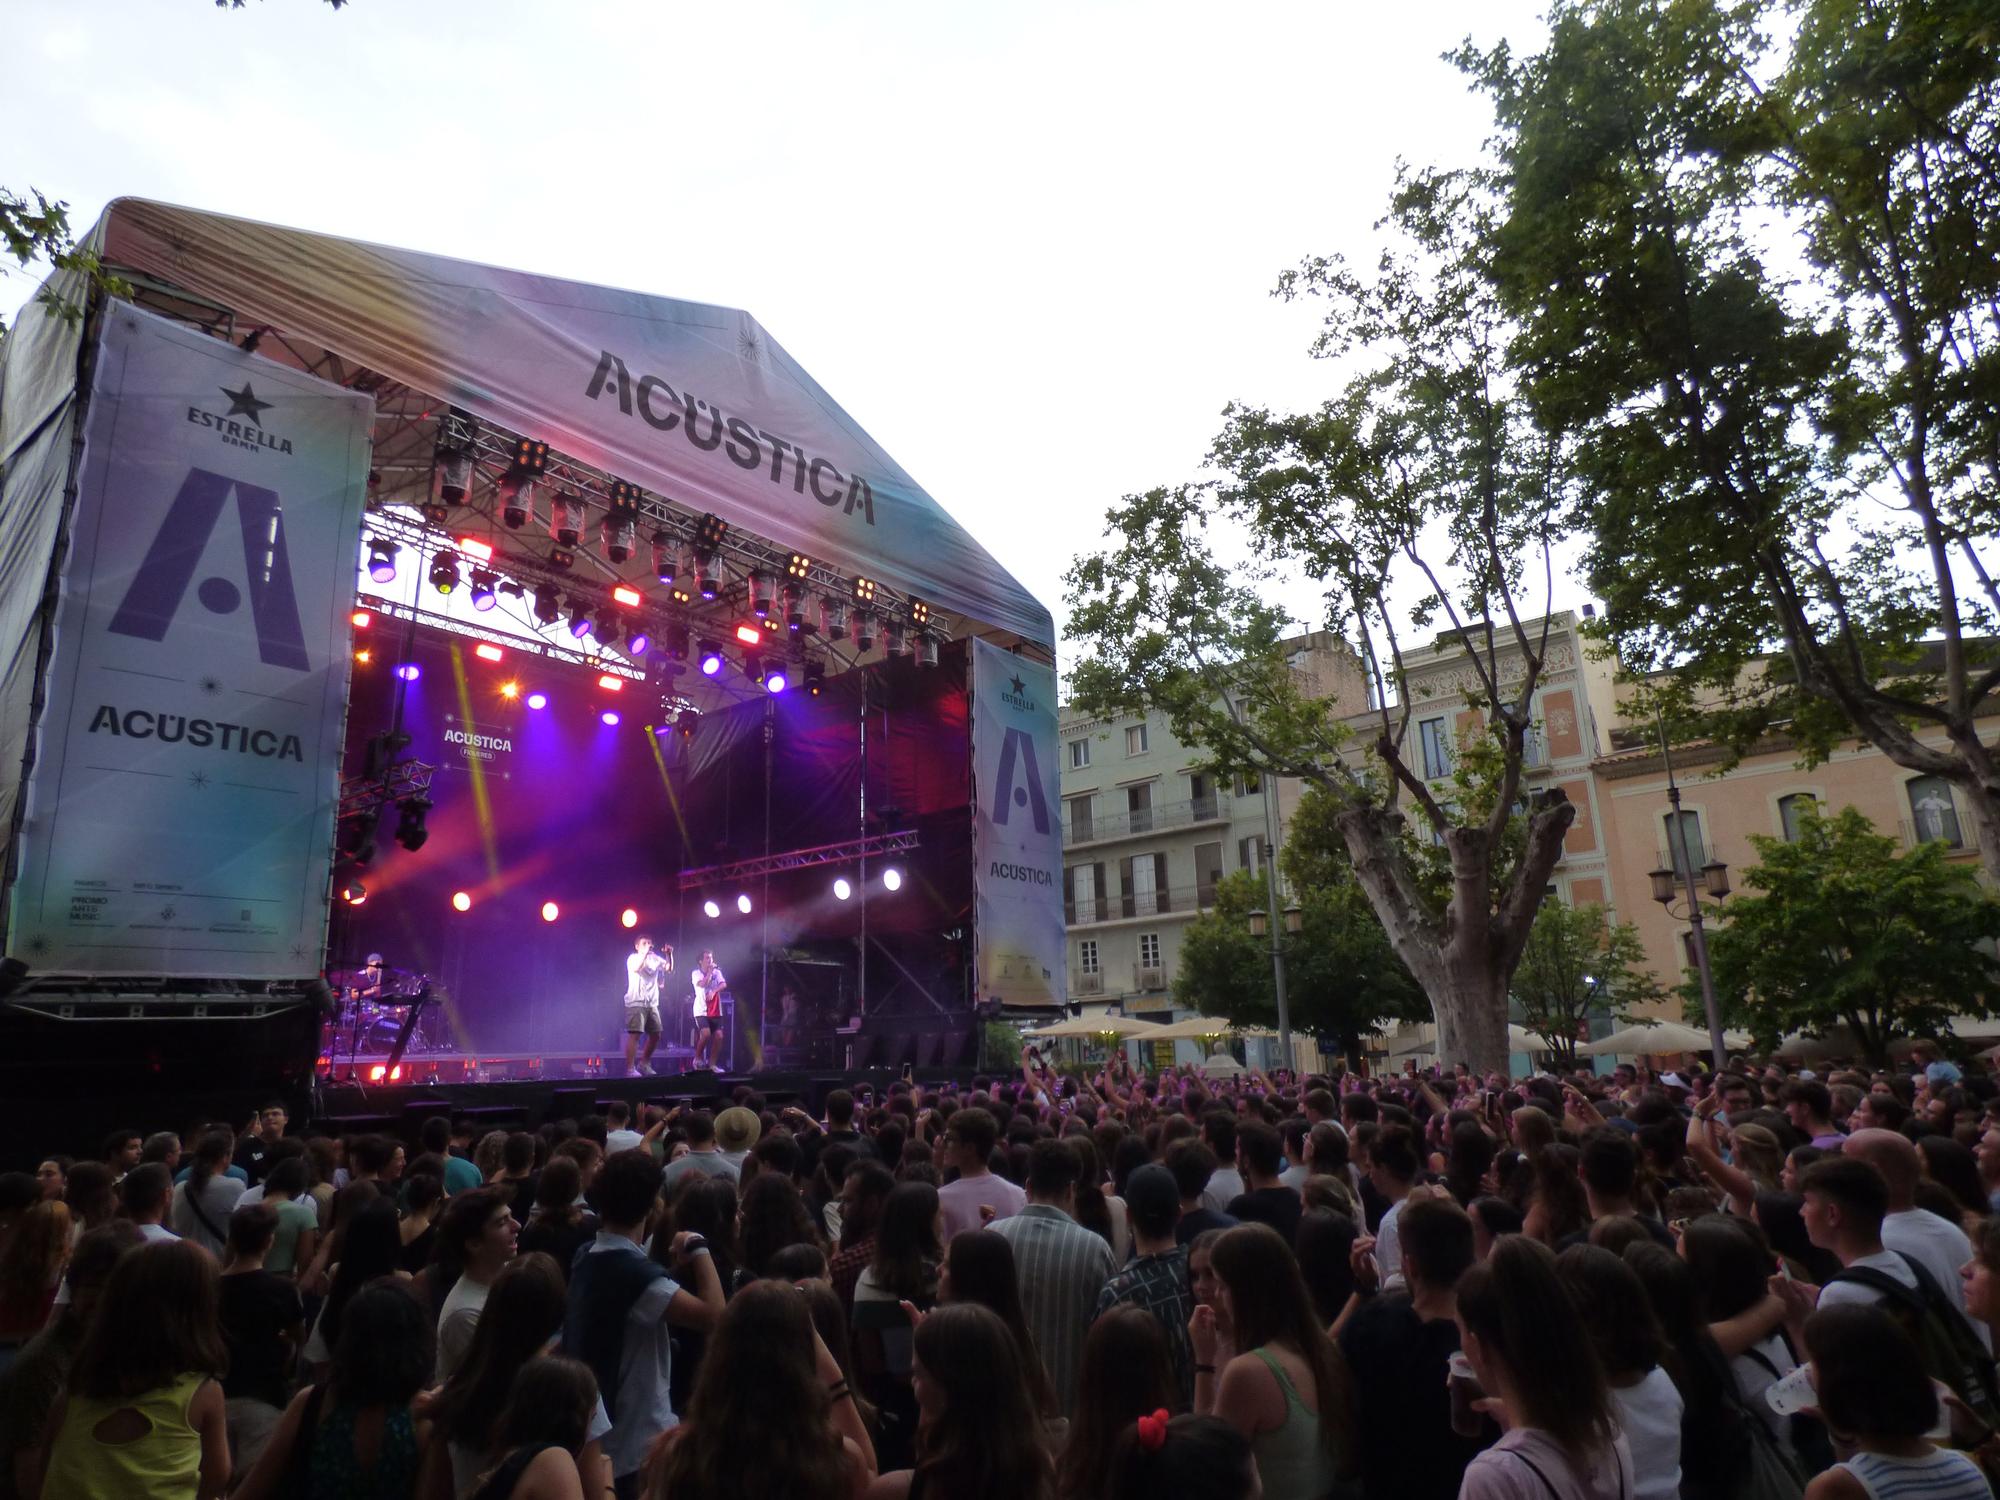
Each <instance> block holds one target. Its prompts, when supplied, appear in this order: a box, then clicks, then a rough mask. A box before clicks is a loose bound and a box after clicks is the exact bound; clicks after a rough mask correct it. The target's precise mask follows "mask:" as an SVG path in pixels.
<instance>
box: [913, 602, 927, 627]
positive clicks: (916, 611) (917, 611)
mask: <svg viewBox="0 0 2000 1500" xmlns="http://www.w3.org/2000/svg"><path fill="white" fill-rule="evenodd" d="M910 618H911V619H912V620H914V621H916V622H917V624H919V625H928V624H930V622H931V607H930V606H929V605H928V604H926V603H924V601H923V600H921V599H915V598H913V599H911V600H910Z"/></svg>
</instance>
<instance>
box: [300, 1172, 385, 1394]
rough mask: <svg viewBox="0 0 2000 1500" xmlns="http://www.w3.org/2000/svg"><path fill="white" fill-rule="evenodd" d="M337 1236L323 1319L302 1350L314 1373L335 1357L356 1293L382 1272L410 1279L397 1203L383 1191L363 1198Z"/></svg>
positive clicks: (308, 1365)
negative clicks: (334, 1353) (398, 1224)
mask: <svg viewBox="0 0 2000 1500" xmlns="http://www.w3.org/2000/svg"><path fill="white" fill-rule="evenodd" d="M333 1239H334V1247H333V1254H334V1256H335V1260H334V1263H333V1270H332V1276H331V1283H330V1285H329V1287H328V1290H327V1294H326V1304H325V1305H324V1306H323V1307H321V1308H320V1310H319V1321H318V1322H317V1323H315V1324H314V1325H313V1331H312V1336H311V1337H310V1338H308V1339H307V1340H306V1347H305V1354H304V1356H303V1358H304V1360H305V1364H306V1367H307V1370H308V1372H309V1373H310V1372H316V1371H317V1370H319V1369H320V1368H322V1367H324V1366H325V1365H327V1364H328V1363H330V1362H331V1361H332V1359H333V1351H334V1350H335V1349H336V1348H338V1347H339V1345H340V1338H341V1332H342V1327H341V1325H342V1322H343V1321H344V1319H345V1318H346V1316H347V1306H348V1304H349V1303H350V1302H352V1301H353V1300H354V1297H355V1294H356V1293H358V1292H359V1291H360V1290H361V1289H362V1288H363V1287H365V1286H367V1285H368V1283H369V1282H371V1281H374V1280H375V1279H377V1278H378V1277H382V1276H393V1277H396V1278H398V1279H399V1280H407V1279H408V1278H409V1274H410V1273H409V1272H407V1271H405V1270H404V1269H403V1237H402V1235H401V1234H400V1233H399V1232H398V1230H397V1220H396V1205H395V1204H393V1203H391V1202H390V1201H389V1200H388V1199H387V1198H383V1197H381V1196H379V1195H378V1196H376V1197H374V1198H370V1199H368V1200H367V1201H366V1202H364V1203H363V1204H362V1205H361V1207H360V1209H359V1210H357V1211H356V1212H355V1214H354V1215H353V1216H352V1217H351V1218H349V1219H348V1220H347V1221H346V1222H345V1223H343V1224H342V1225H341V1226H340V1228H338V1229H337V1230H335V1231H334V1234H333Z"/></svg>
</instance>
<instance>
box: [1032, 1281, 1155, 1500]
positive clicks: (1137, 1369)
mask: <svg viewBox="0 0 2000 1500" xmlns="http://www.w3.org/2000/svg"><path fill="white" fill-rule="evenodd" d="M1179 1401H1180V1394H1179V1392H1177V1391H1176V1390H1175V1389H1174V1378H1173V1359H1172V1355H1171V1353H1170V1351H1169V1350H1168V1347H1167V1335H1166V1332H1165V1331H1164V1330H1163V1329H1162V1328H1161V1327H1160V1320H1159V1319H1158V1318H1156V1317H1154V1316H1153V1315H1152V1314H1151V1313H1149V1312H1147V1311H1146V1310H1145V1309H1144V1308H1143V1307H1137V1306H1134V1305H1133V1304H1131V1303H1129V1302H1126V1303H1120V1304H1119V1305H1117V1306H1115V1307H1113V1308H1112V1309H1111V1310H1110V1311H1109V1312H1107V1313H1105V1314H1104V1315H1103V1316H1102V1317H1100V1318H1099V1319H1098V1320H1097V1321H1096V1322H1095V1323H1092V1324H1091V1325H1090V1334H1089V1337H1087V1338H1086V1339H1085V1340H1084V1344H1083V1365H1082V1368H1081V1370H1080V1371H1079V1373H1078V1376H1077V1383H1076V1415H1075V1417H1073V1418H1072V1419H1071V1421H1070V1424H1069V1440H1068V1441H1067V1442H1066V1443H1064V1445H1063V1451H1062V1460H1061V1462H1060V1463H1059V1464H1058V1465H1057V1466H1056V1494H1057V1495H1058V1496H1059V1497H1060V1500H1100V1497H1101V1496H1102V1495H1103V1494H1104V1489H1105V1484H1106V1482H1107V1480H1108V1479H1109V1476H1110V1472H1111V1459H1112V1454H1113V1452H1114V1450H1115V1449H1116V1447H1117V1443H1118V1439H1119V1437H1120V1435H1121V1434H1123V1432H1124V1431H1125V1429H1126V1428H1128V1427H1130V1426H1131V1425H1132V1424H1133V1423H1135V1422H1137V1421H1138V1420H1139V1418H1141V1417H1145V1416H1151V1415H1152V1414H1153V1413H1154V1412H1156V1411H1160V1410H1163V1409H1165V1408H1169V1407H1173V1406H1176V1405H1178V1404H1179Z"/></svg>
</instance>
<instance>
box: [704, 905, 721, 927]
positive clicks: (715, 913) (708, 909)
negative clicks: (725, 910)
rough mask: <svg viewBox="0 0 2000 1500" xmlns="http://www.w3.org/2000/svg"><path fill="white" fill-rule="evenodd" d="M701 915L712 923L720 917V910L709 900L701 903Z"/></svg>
mask: <svg viewBox="0 0 2000 1500" xmlns="http://www.w3.org/2000/svg"><path fill="white" fill-rule="evenodd" d="M701 914H702V915H703V916H704V917H707V918H708V919H709V921H711V922H713V921H714V920H715V919H716V918H717V917H719V916H721V915H722V908H721V907H719V906H717V905H716V904H715V902H714V901H713V900H712V899H711V900H708V901H704V902H702V903H701Z"/></svg>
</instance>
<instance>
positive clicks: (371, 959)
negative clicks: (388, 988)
mask: <svg viewBox="0 0 2000 1500" xmlns="http://www.w3.org/2000/svg"><path fill="white" fill-rule="evenodd" d="M354 998H355V999H357V1000H379V999H381V998H382V955H381V954H379V953H371V954H369V955H368V962H367V963H365V964H363V965H362V966H361V970H360V972H359V973H357V974H356V975H355V976H354Z"/></svg>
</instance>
